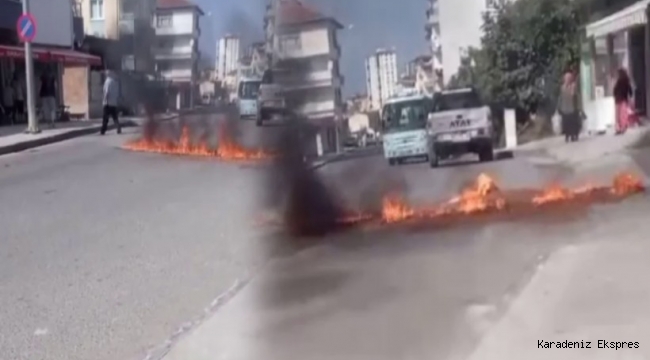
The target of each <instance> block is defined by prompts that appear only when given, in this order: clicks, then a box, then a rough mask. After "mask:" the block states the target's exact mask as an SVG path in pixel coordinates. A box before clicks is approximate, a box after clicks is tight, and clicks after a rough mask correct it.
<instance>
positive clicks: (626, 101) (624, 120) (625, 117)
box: [614, 69, 633, 135]
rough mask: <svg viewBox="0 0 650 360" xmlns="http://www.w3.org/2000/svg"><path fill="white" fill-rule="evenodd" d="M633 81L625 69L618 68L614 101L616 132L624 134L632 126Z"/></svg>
mask: <svg viewBox="0 0 650 360" xmlns="http://www.w3.org/2000/svg"><path fill="white" fill-rule="evenodd" d="M632 94H633V91H632V82H631V81H630V77H629V76H628V74H627V71H625V69H619V70H618V79H616V84H615V85H614V102H615V103H616V134H617V135H618V134H623V133H624V132H625V131H626V130H627V128H628V126H630V112H631V110H632V109H631V107H630V98H631V97H632Z"/></svg>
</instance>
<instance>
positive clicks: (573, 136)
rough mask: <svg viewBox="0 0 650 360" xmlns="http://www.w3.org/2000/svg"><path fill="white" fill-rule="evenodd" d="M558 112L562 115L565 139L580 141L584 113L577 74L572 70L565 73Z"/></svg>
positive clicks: (567, 140)
mask: <svg viewBox="0 0 650 360" xmlns="http://www.w3.org/2000/svg"><path fill="white" fill-rule="evenodd" d="M557 112H558V114H559V115H560V117H561V123H562V134H564V140H565V141H566V142H574V141H578V137H579V136H580V131H581V130H582V119H583V113H582V106H581V101H580V93H579V91H578V86H577V84H576V81H575V76H574V75H573V73H571V72H570V71H567V72H566V73H564V78H563V81H562V88H561V89H560V98H559V100H558V106H557Z"/></svg>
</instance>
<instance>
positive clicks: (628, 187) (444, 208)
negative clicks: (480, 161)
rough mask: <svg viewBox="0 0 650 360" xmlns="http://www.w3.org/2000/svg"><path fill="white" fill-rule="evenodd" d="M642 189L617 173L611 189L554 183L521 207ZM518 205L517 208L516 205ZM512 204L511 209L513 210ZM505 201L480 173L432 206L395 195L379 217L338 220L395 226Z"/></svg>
mask: <svg viewBox="0 0 650 360" xmlns="http://www.w3.org/2000/svg"><path fill="white" fill-rule="evenodd" d="M644 190H645V186H644V184H643V182H642V181H641V179H640V178H638V177H637V176H635V175H633V174H629V173H621V174H618V175H617V176H616V177H615V178H614V181H613V183H612V185H611V186H595V185H592V184H587V185H584V186H581V187H578V188H575V189H573V190H571V189H567V188H564V187H562V186H560V185H557V184H554V185H551V186H549V187H548V188H546V189H543V190H542V191H540V192H539V193H538V194H537V195H535V196H533V197H532V198H527V197H525V198H524V199H523V200H521V201H523V204H526V203H528V204H529V205H531V206H535V207H536V206H541V205H548V204H556V203H561V202H569V201H572V200H573V199H576V198H577V197H581V198H585V199H588V200H589V199H591V200H593V198H589V196H590V195H592V194H595V193H597V192H600V194H610V195H614V196H616V197H625V196H629V195H633V194H637V193H640V192H643V191H644ZM517 204H518V205H521V204H519V203H518V202H517ZM517 204H515V205H513V207H512V208H513V209H515V208H517V207H516V205H517ZM507 207H508V202H507V201H506V198H505V196H504V194H503V193H502V192H501V190H500V189H499V187H498V186H497V185H496V182H495V181H494V179H492V178H491V177H490V176H488V175H487V174H480V175H479V176H478V177H477V179H476V181H475V182H474V184H472V186H470V187H469V188H467V189H465V190H463V191H461V193H460V195H458V196H455V197H453V198H452V199H450V200H449V201H447V202H444V203H442V204H439V205H436V206H426V207H417V208H416V207H413V206H411V205H410V204H408V203H407V202H406V201H405V199H404V198H402V197H400V196H399V195H397V194H391V195H389V196H386V197H385V198H384V199H383V201H382V209H381V213H380V214H379V218H378V217H377V216H375V215H373V214H370V213H354V212H351V213H350V215H347V216H345V217H344V218H342V219H341V220H340V222H341V223H344V224H358V223H363V222H367V221H372V220H381V221H382V222H384V223H389V224H392V223H399V222H403V221H408V220H413V219H424V220H426V219H430V220H431V219H435V218H439V217H442V216H447V215H454V214H457V215H471V214H477V213H484V212H500V211H504V210H506V209H507Z"/></svg>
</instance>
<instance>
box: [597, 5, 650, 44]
mask: <svg viewBox="0 0 650 360" xmlns="http://www.w3.org/2000/svg"><path fill="white" fill-rule="evenodd" d="M648 4H650V0H641V1H638V2H636V3H634V4H633V5H630V6H628V7H626V8H625V9H623V10H621V11H618V12H615V13H614V14H612V15H609V16H607V17H605V18H603V19H600V20H598V21H596V22H593V23H591V24H589V25H587V27H586V30H587V37H601V36H605V35H608V34H613V33H616V32H619V31H621V30H626V29H629V28H631V27H634V26H639V25H644V24H645V23H646V22H647V19H646V15H645V10H646V8H647V7H648Z"/></svg>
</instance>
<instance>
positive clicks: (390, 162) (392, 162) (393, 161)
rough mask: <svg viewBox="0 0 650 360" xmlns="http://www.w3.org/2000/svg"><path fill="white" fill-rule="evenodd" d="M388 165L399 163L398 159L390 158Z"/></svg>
mask: <svg viewBox="0 0 650 360" xmlns="http://www.w3.org/2000/svg"><path fill="white" fill-rule="evenodd" d="M388 165H390V166H395V165H397V160H396V159H388Z"/></svg>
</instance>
